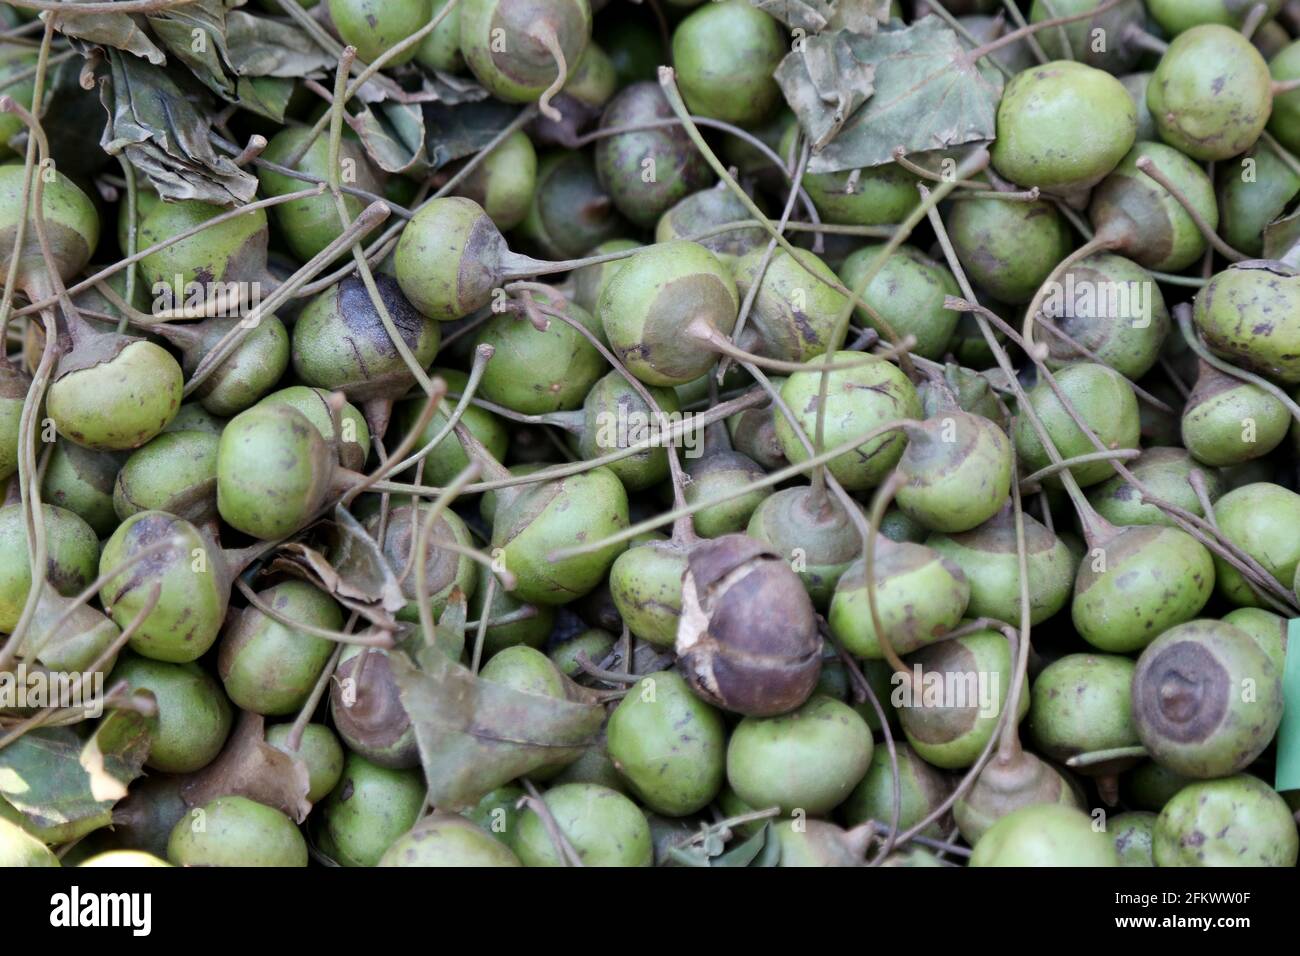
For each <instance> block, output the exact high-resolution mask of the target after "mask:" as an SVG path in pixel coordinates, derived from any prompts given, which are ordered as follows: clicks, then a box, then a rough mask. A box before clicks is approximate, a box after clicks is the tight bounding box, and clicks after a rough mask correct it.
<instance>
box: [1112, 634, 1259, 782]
mask: <svg viewBox="0 0 1300 956" xmlns="http://www.w3.org/2000/svg"><path fill="white" fill-rule="evenodd" d="M1282 703H1283V701H1282V675H1281V672H1279V671H1278V669H1277V667H1276V666H1275V665H1274V663H1273V661H1272V659H1271V658H1270V657H1269V656H1268V654H1266V653H1265V652H1264V651H1263V650H1261V649H1260V647H1259V645H1258V644H1256V643H1255V641H1253V640H1252V639H1251V637H1250V635H1249V634H1246V633H1244V632H1243V631H1240V630H1238V629H1237V628H1235V627H1233V626H1232V625H1231V624H1226V623H1224V622H1222V621H1208V620H1200V621H1190V622H1188V623H1187V624H1181V625H1179V626H1178V627H1175V628H1173V629H1172V630H1169V631H1166V632H1165V633H1164V634H1162V635H1160V637H1158V638H1156V639H1155V640H1154V641H1152V642H1151V644H1150V645H1149V646H1148V647H1147V648H1146V650H1144V651H1143V652H1142V656H1141V657H1140V658H1138V665H1137V673H1136V674H1134V676H1133V703H1132V707H1133V721H1134V723H1135V724H1136V726H1137V732H1138V736H1139V737H1140V738H1141V741H1142V745H1143V746H1144V747H1146V749H1147V752H1148V753H1149V754H1150V755H1151V758H1152V759H1153V760H1155V761H1156V762H1158V763H1160V764H1162V765H1163V766H1165V767H1168V768H1169V769H1170V770H1173V771H1174V772H1175V773H1180V774H1183V775H1184V776H1188V777H1196V778H1209V777H1223V776H1227V775H1228V774H1233V773H1237V772H1238V771H1240V770H1243V769H1245V768H1246V767H1248V766H1250V764H1251V763H1252V762H1254V760H1255V758H1256V757H1258V756H1259V755H1260V754H1261V753H1262V752H1263V750H1264V748H1266V747H1267V746H1268V745H1269V743H1270V742H1271V741H1272V739H1273V735H1274V733H1275V732H1276V731H1277V727H1278V724H1279V723H1280V722H1281V720H1282Z"/></svg>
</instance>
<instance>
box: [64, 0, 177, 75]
mask: <svg viewBox="0 0 1300 956" xmlns="http://www.w3.org/2000/svg"><path fill="white" fill-rule="evenodd" d="M72 2H73V3H79V2H82V0H72ZM85 2H90V0H85ZM56 29H57V30H58V31H59V32H60V33H62V34H63V35H64V36H66V37H76V38H77V39H79V40H86V41H88V42H90V43H98V44H100V45H101V46H106V47H112V48H114V49H116V50H122V51H124V52H126V53H131V54H134V55H135V56H139V57H143V58H144V59H146V60H148V61H149V62H150V63H152V64H154V65H155V66H158V65H161V64H163V63H166V62H167V55H166V54H165V53H163V51H162V50H160V49H158V46H157V44H155V43H154V42H153V40H151V39H150V38H149V34H148V33H146V32H145V30H144V20H143V18H141V17H136V16H132V15H131V14H129V13H79V14H75V15H69V16H62V17H59V22H58V25H57V27H56Z"/></svg>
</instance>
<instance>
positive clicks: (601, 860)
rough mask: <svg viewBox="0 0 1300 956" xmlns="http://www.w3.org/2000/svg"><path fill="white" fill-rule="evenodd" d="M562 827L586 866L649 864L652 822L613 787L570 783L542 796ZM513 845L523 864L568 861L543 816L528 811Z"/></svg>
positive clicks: (517, 828) (562, 863)
mask: <svg viewBox="0 0 1300 956" xmlns="http://www.w3.org/2000/svg"><path fill="white" fill-rule="evenodd" d="M542 800H543V801H544V802H545V804H546V806H547V808H548V809H549V810H550V812H551V815H552V817H554V819H555V823H556V825H557V826H558V827H559V828H560V832H561V833H563V834H564V836H565V837H566V838H567V839H568V841H569V843H570V845H572V847H573V849H574V851H575V852H576V853H577V854H578V857H579V858H580V859H581V860H582V862H583V863H584V864H585V865H586V866H650V865H651V864H652V862H653V850H652V847H651V842H650V825H649V823H648V822H647V821H646V818H645V814H643V813H642V812H641V810H640V808H638V807H637V805H636V804H635V803H633V802H632V801H631V800H629V799H628V798H627V797H625V796H623V795H622V794H621V793H618V792H616V791H614V790H610V789H609V788H608V787H602V786H600V785H598V784H591V783H566V784H561V785H560V786H558V787H552V788H551V789H549V790H547V791H546V793H545V794H543V796H542ZM513 849H514V851H515V853H516V854H518V856H519V859H520V860H521V861H522V862H523V864H524V866H564V865H565V864H564V860H563V858H562V857H561V856H560V852H559V850H558V849H556V847H555V845H554V844H553V842H552V841H551V838H550V836H549V835H548V834H547V832H546V827H545V826H544V825H543V823H542V818H541V817H540V816H538V814H537V812H536V811H535V810H532V809H528V810H525V811H524V813H523V814H522V815H521V816H520V818H519V822H518V824H517V825H516V827H515V836H514V840H513Z"/></svg>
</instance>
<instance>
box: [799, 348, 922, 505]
mask: <svg viewBox="0 0 1300 956" xmlns="http://www.w3.org/2000/svg"><path fill="white" fill-rule="evenodd" d="M828 354H831V355H832V359H833V361H834V362H836V363H848V362H853V361H859V362H861V360H862V354H861V353H860V352H834V353H828ZM823 360H824V357H822V358H818V359H814V360H813V361H811V362H808V363H806V366H805V367H806V368H807V369H808V371H806V372H795V373H794V374H792V375H791V376H790V377H789V378H788V379H786V382H785V384H784V385H783V386H781V398H782V399H783V400H784V401H785V403H786V405H787V406H788V407H789V408H790V409H791V411H793V412H794V416H795V418H796V419H797V420H798V422H799V425H800V426H801V427H802V428H803V430H804V433H805V434H807V435H809V436H812V435H815V434H816V433H817V411H816V409H817V397H818V395H819V394H820V391H821V381H820V379H821V375H822V373H821V372H819V371H817V366H818V365H819V364H821V362H822V361H823ZM827 378H828V379H829V383H828V385H827V401H826V414H825V426H824V443H825V446H826V447H828V448H833V447H835V446H836V445H840V444H843V443H844V442H846V441H848V440H850V439H852V438H854V437H855V436H857V435H860V434H862V433H863V432H866V431H869V430H870V429H872V428H875V427H877V426H880V425H885V424H888V423H890V422H895V421H899V420H902V419H919V418H920V417H921V416H922V415H923V414H924V413H923V410H922V408H921V399H920V397H919V396H918V395H917V394H916V388H915V386H913V385H912V383H911V381H910V380H909V379H908V378H907V376H906V375H904V374H903V373H902V372H901V371H899V370H898V368H897V367H896V366H894V365H892V364H890V363H889V362H884V361H881V362H865V363H863V364H860V365H857V366H855V367H853V368H840V369H836V370H834V371H832V372H830V373H828V374H827ZM776 434H777V437H778V438H779V439H780V441H781V447H782V449H784V451H785V455H786V457H787V458H788V459H789V460H790V461H791V462H792V463H799V462H803V461H807V459H808V457H809V456H808V452H807V451H806V450H805V449H804V446H803V443H802V442H801V441H799V439H798V436H796V435H795V433H794V429H792V428H791V427H790V423H789V422H787V421H786V419H785V417H784V416H778V417H777V419H776ZM906 444H907V440H906V438H904V437H903V434H902V432H901V431H898V430H894V431H889V432H886V433H885V434H883V435H880V436H878V437H876V438H873V439H871V440H870V441H867V442H864V443H863V444H861V445H859V446H857V447H856V448H853V449H851V450H850V451H847V452H845V453H844V454H842V455H839V456H837V457H835V458H833V459H831V461H830V463H829V464H828V465H827V467H828V468H829V469H830V471H831V473H832V474H833V475H834V476H835V478H836V479H837V480H838V481H839V482H840V483H841V484H842V485H844V487H845V488H847V489H849V490H851V491H865V490H866V489H868V488H874V487H875V486H876V485H878V484H880V482H882V481H883V480H884V479H885V476H886V475H888V474H889V472H890V470H891V469H893V467H894V466H895V465H897V464H898V460H899V459H900V458H901V457H902V456H903V450H904V447H905V446H906Z"/></svg>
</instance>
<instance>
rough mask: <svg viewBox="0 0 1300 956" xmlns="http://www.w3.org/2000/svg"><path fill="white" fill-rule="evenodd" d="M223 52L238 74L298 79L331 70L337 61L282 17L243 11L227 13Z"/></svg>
mask: <svg viewBox="0 0 1300 956" xmlns="http://www.w3.org/2000/svg"><path fill="white" fill-rule="evenodd" d="M226 52H227V55H228V56H229V58H230V65H231V66H232V67H233V68H234V70H235V72H236V73H237V74H238V75H240V76H278V77H290V78H294V79H297V78H301V77H304V76H307V75H308V74H310V73H313V72H315V71H317V70H331V69H333V68H334V66H335V65H336V63H337V61H336V60H335V59H334V57H332V56H330V55H329V53H327V52H326V51H324V50H322V49H321V48H320V47H319V46H318V45H317V43H316V41H315V40H313V39H312V38H311V37H309V36H308V35H307V34H306V33H304V32H303V31H302V30H301V29H299V28H298V27H297V26H295V25H293V24H292V23H289V22H288V21H284V20H272V19H269V18H268V17H255V16H253V15H251V14H248V13H244V12H243V11H242V10H231V11H230V12H228V13H227V14H226Z"/></svg>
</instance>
